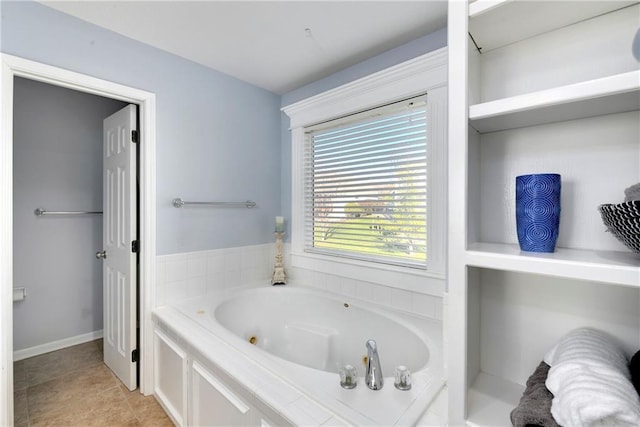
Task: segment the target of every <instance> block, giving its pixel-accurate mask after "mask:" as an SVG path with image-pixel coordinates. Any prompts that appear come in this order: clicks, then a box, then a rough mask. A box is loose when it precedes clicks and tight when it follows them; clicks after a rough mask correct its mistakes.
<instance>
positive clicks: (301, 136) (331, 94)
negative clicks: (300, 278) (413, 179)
mask: <svg viewBox="0 0 640 427" xmlns="http://www.w3.org/2000/svg"><path fill="white" fill-rule="evenodd" d="M425 92H426V93H427V123H428V125H427V132H428V136H427V138H428V139H427V141H428V142H427V182H428V183H429V185H428V188H427V200H428V202H427V205H428V208H427V263H426V267H427V268H426V270H419V269H415V268H410V267H402V266H394V265H388V264H382V263H375V262H370V261H359V260H353V259H349V258H341V257H336V256H329V255H320V254H315V253H308V252H305V251H304V215H305V212H304V167H303V160H304V146H305V141H306V139H305V138H306V136H305V127H307V126H310V125H313V124H316V123H320V122H324V121H327V120H331V119H335V118H337V117H341V116H346V115H349V114H354V113H357V112H360V111H363V110H366V109H369V108H374V107H378V106H380V105H384V104H387V103H390V102H394V101H399V100H402V99H405V98H410V97H412V96H416V95H420V94H421V93H425ZM282 111H284V112H285V113H286V114H287V115H288V116H289V118H290V120H291V125H290V130H291V144H292V146H291V161H292V165H291V167H292V170H291V186H292V194H291V196H292V197H291V201H292V206H291V216H292V218H291V263H292V266H293V267H298V268H303V269H307V270H314V271H321V272H331V273H332V274H335V275H338V276H343V277H350V278H354V279H359V280H363V281H368V282H372V283H379V284H385V285H388V286H393V287H396V288H401V289H406V290H410V291H414V292H420V293H430V294H440V293H441V292H442V291H443V289H444V287H443V283H442V282H441V281H440V280H436V281H428V280H427V281H425V280H424V279H425V277H427V278H434V279H445V267H446V265H445V261H446V250H447V248H446V234H447V233H446V231H447V222H446V206H447V198H446V189H447V182H446V178H447V170H446V160H447V48H446V47H444V48H441V49H438V50H436V51H433V52H430V53H428V54H425V55H422V56H419V57H417V58H414V59H412V60H409V61H406V62H403V63H401V64H398V65H395V66H393V67H390V68H387V69H385V70H382V71H379V72H377V73H374V74H371V75H369V76H366V77H363V78H361V79H359V80H356V81H354V82H351V83H348V84H345V85H343V86H340V87H338V88H335V89H332V90H329V91H327V92H324V93H321V94H319V95H315V96H313V97H310V98H307V99H305V100H302V101H299V102H296V103H294V104H291V105H288V106H286V107H284V108H283V109H282ZM398 274H400V275H401V277H399V276H398Z"/></svg>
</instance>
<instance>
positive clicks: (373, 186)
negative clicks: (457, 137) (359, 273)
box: [304, 95, 427, 268]
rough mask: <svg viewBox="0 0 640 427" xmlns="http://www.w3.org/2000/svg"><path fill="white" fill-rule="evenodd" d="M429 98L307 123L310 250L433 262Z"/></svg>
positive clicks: (384, 259)
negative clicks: (429, 203) (428, 227)
mask: <svg viewBox="0 0 640 427" xmlns="http://www.w3.org/2000/svg"><path fill="white" fill-rule="evenodd" d="M425 101H426V96H424V95H423V96H419V97H415V98H411V99H408V100H404V101H401V102H396V103H393V104H391V105H386V106H383V107H379V108H374V109H371V110H367V111H365V112H362V113H358V114H353V115H349V116H347V117H343V118H340V119H336V120H331V121H329V122H325V123H322V124H320V125H316V126H310V127H306V128H305V132H306V135H307V137H306V150H305V157H306V158H305V227H304V229H305V250H306V251H308V252H316V253H321V254H327V255H333V256H343V257H349V258H355V259H364V260H372V261H376V262H382V263H387V264H395V265H404V266H411V267H420V268H425V266H426V258H427V241H426V222H427V110H426V108H427V107H426V102H425Z"/></svg>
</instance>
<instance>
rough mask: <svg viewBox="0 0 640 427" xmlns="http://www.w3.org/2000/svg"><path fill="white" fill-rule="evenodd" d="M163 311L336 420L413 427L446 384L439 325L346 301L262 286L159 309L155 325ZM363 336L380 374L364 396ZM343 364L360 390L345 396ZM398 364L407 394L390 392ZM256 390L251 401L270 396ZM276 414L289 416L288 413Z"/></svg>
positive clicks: (291, 288) (166, 318) (297, 289)
mask: <svg viewBox="0 0 640 427" xmlns="http://www.w3.org/2000/svg"><path fill="white" fill-rule="evenodd" d="M168 313H173V314H176V313H178V314H179V315H180V316H181V317H182V318H183V319H188V320H189V321H190V322H192V324H193V323H195V324H197V325H198V326H199V327H201V328H200V329H199V333H200V334H201V335H199V338H197V339H196V338H195V337H194V339H193V340H192V343H191V345H198V343H200V346H202V347H206V345H205V344H203V339H202V337H203V336H205V335H202V333H203V332H204V333H205V334H210V335H211V337H212V339H213V338H214V337H215V339H219V340H222V342H224V344H225V346H226V347H228V348H227V349H232V351H233V352H235V356H234V357H233V359H234V360H233V362H234V363H235V364H236V365H237V364H238V363H242V362H241V360H249V361H251V364H252V368H251V370H252V372H253V373H254V374H255V373H256V370H258V369H263V370H264V371H265V373H267V374H270V375H274V376H275V377H277V378H278V379H279V380H281V381H282V382H284V383H285V384H286V385H287V386H288V387H290V388H291V389H292V390H295V391H296V392H299V393H301V395H304V396H307V397H308V398H310V399H311V400H313V401H314V402H315V403H317V404H318V405H319V407H322V408H325V409H327V410H328V411H329V412H330V413H331V414H334V415H335V420H341V421H340V423H342V422H343V423H344V424H351V425H413V424H415V423H416V422H417V421H418V419H419V418H420V416H421V415H422V413H423V412H424V411H425V410H426V409H427V407H428V406H429V404H430V402H431V401H432V400H433V398H434V397H435V396H436V394H437V393H438V392H439V391H440V390H441V389H442V387H443V385H444V374H443V361H442V324H441V322H439V321H435V320H430V319H424V318H421V317H418V316H413V315H410V314H407V313H403V312H400V311H393V310H390V309H388V308H383V307H381V306H376V305H374V304H367V303H364V302H361V301H358V300H355V299H352V298H347V297H342V296H338V295H334V294H330V293H327V292H321V291H317V290H314V289H309V288H304V287H296V286H295V285H294V286H292V285H287V286H277V287H273V286H268V287H267V286H260V287H249V288H243V289H238V290H232V291H225V292H221V293H218V294H212V295H208V296H207V297H204V298H196V299H192V300H187V301H184V302H182V303H179V304H176V305H175V306H173V307H164V308H163V309H162V310H157V311H156V320H161V321H162V320H163V319H164V321H165V322H166V323H168V324H170V322H171V321H170V316H167V315H168ZM183 324H184V323H183ZM169 326H170V325H169ZM194 326H195V325H194ZM183 329H184V331H183V333H182V335H184V334H186V335H187V337H183V339H187V340H188V334H189V332H188V331H187V330H186V329H188V328H184V327H183ZM178 332H180V331H178ZM368 339H374V340H375V341H376V342H377V345H378V352H379V356H380V362H381V367H382V372H383V374H384V377H385V383H384V387H383V388H382V390H377V391H373V390H370V389H368V388H367V386H366V384H365V382H364V378H363V376H364V372H365V365H364V360H363V358H364V356H366V354H367V352H366V348H365V343H366V341H367V340H368ZM216 348H220V346H217V347H216ZM200 353H201V354H203V356H204V357H206V358H208V359H210V360H211V361H212V362H213V363H218V364H220V363H224V360H216V358H217V354H216V353H218V352H217V351H212V352H210V353H211V354H206V353H207V352H206V350H205V351H200ZM222 359H228V357H227V358H222ZM254 364H255V365H254ZM346 364H350V365H353V366H355V367H356V369H357V370H358V376H359V379H358V385H357V387H356V388H354V389H350V390H347V389H343V388H342V387H340V379H339V375H338V371H339V369H340V368H341V367H343V366H344V365H346ZM398 365H404V366H406V367H408V368H409V370H410V371H411V374H412V375H411V376H412V388H411V390H408V391H400V390H397V389H396V388H395V387H394V378H393V371H394V368H395V367H396V366H398ZM256 367H257V368H256ZM222 368H223V369H224V366H222ZM240 381H242V380H241V379H240ZM255 393H256V398H257V399H261V398H264V399H269V398H270V397H272V396H269V394H271V393H268V392H265V393H264V396H262V397H261V395H260V392H259V390H256V392H255ZM270 406H271V407H272V408H273V407H274V406H276V405H275V404H273V403H272V404H270ZM276 409H278V408H276ZM278 410H279V412H281V415H282V416H283V417H285V418H286V417H287V415H288V414H287V413H286V412H287V409H286V408H281V409H278ZM288 419H292V418H288ZM300 423H304V424H308V422H300ZM294 424H295V422H294ZM319 424H320V423H319Z"/></svg>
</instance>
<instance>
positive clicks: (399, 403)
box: [153, 288, 445, 426]
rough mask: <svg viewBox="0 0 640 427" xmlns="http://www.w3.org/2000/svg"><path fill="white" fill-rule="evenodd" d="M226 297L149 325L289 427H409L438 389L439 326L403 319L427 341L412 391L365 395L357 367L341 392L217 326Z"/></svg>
mask: <svg viewBox="0 0 640 427" xmlns="http://www.w3.org/2000/svg"><path fill="white" fill-rule="evenodd" d="M243 289H245V288H243ZM232 292H233V291H232ZM309 292H318V293H319V294H323V293H321V292H319V291H315V290H309ZM229 295H230V293H229V292H228V291H227V292H224V293H223V294H216V295H212V296H210V297H207V298H198V299H192V300H188V301H185V302H183V303H180V304H178V305H176V306H175V307H171V306H165V307H161V308H158V309H156V310H154V312H153V317H154V320H155V321H156V323H157V324H158V325H160V327H161V328H163V329H165V330H166V331H168V332H170V333H171V334H172V335H175V336H177V338H178V340H179V341H180V342H181V343H183V344H186V345H188V346H189V348H190V349H191V350H192V351H193V352H194V353H196V354H198V355H199V357H201V358H204V359H206V360H207V361H208V362H209V363H211V364H212V365H213V366H215V367H216V368H217V369H219V370H221V371H223V372H224V373H226V374H227V375H228V376H229V377H230V378H232V379H233V380H234V381H237V383H238V386H240V387H242V388H244V389H246V390H247V391H248V392H250V393H251V394H252V395H253V396H254V398H255V401H256V402H258V403H259V404H264V405H267V406H268V407H269V408H270V409H272V410H274V411H276V412H277V413H278V414H280V415H281V416H282V417H283V418H285V419H287V420H289V421H290V422H291V424H293V425H325V424H326V425H389V426H391V425H414V424H415V423H416V422H417V421H418V420H419V419H420V417H421V415H422V414H423V412H424V411H425V410H426V409H427V408H428V406H429V404H430V403H431V402H432V401H433V399H434V398H435V396H436V395H437V394H438V392H439V391H440V390H441V389H442V387H443V386H444V383H445V381H444V370H443V363H442V324H441V322H438V321H435V320H429V319H422V318H416V317H415V316H405V317H407V318H408V320H409V321H411V322H413V324H414V326H417V327H419V328H420V330H422V331H424V332H425V333H426V334H427V335H428V336H429V339H428V342H429V352H430V359H429V362H428V363H427V365H426V367H425V368H423V369H421V370H419V371H417V372H413V373H412V380H413V387H412V389H411V390H409V391H399V390H397V389H396V388H395V387H394V386H393V378H391V377H388V376H387V378H385V386H384V388H383V389H382V390H377V391H373V390H369V389H368V388H367V386H366V385H365V383H364V379H363V378H362V375H363V373H364V369H363V368H361V367H359V368H358V371H359V377H360V378H359V382H358V386H357V387H356V388H355V389H351V390H345V389H343V388H341V387H340V385H339V378H338V375H337V374H335V373H330V372H326V371H322V370H318V369H313V368H309V367H306V366H302V365H299V364H296V363H293V362H289V361H287V360H284V359H282V358H280V357H277V356H274V355H272V354H270V353H267V352H266V351H264V350H262V349H260V348H258V347H256V346H253V345H251V344H249V343H248V342H246V341H245V340H244V339H242V338H240V337H238V336H236V335H235V334H233V333H232V332H231V331H229V330H228V329H226V328H224V327H223V326H222V325H220V324H219V323H218V322H216V321H215V318H214V316H213V313H212V310H214V309H215V306H216V304H215V301H216V299H218V300H219V299H221V298H228V297H229ZM325 295H326V294H325ZM343 299H344V298H343ZM354 302H355V303H357V304H359V305H365V306H366V305H367V304H361V303H360V302H357V301H354ZM376 309H380V308H378V307H377V308H376ZM397 314H398V313H394V315H397ZM402 316H404V315H402Z"/></svg>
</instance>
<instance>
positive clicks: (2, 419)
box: [0, 54, 156, 425]
mask: <svg viewBox="0 0 640 427" xmlns="http://www.w3.org/2000/svg"><path fill="white" fill-rule="evenodd" d="M0 77H1V83H2V85H1V89H2V90H1V94H2V96H1V98H2V99H1V101H2V102H1V104H0V197H2V199H3V200H5V203H3V204H2V205H1V206H0V236H1V238H0V336H1V338H0V365H1V368H2V369H1V370H0V396H3V398H0V425H6V424H11V423H12V420H13V373H12V364H13V269H12V267H13V215H12V211H13V166H14V165H13V127H12V125H13V89H14V79H15V77H23V78H26V79H31V80H36V81H40V82H44V83H49V84H51V85H54V86H62V87H66V88H70V89H75V90H78V91H81V92H86V93H90V94H94V95H99V96H103V97H107V98H112V99H116V100H120V101H123V102H125V103H131V104H137V105H139V125H140V128H139V135H140V136H139V138H140V149H139V150H140V158H139V168H138V173H139V177H140V180H139V194H140V202H139V215H140V218H141V221H140V224H139V225H140V227H139V232H138V236H139V241H140V248H141V249H140V252H139V254H138V256H139V271H138V273H139V284H140V324H139V327H140V359H139V367H140V383H139V386H140V391H141V392H142V393H144V394H150V393H151V392H152V390H153V384H152V380H153V379H152V378H153V377H152V372H153V370H152V361H153V355H152V353H151V352H152V351H153V349H152V345H149V344H148V343H151V342H152V337H151V328H150V325H151V308H152V307H153V288H152V284H153V283H154V277H155V211H156V206H155V95H154V94H153V93H150V92H146V91H141V90H139V89H135V88H131V87H127V86H123V85H119V84H115V83H112V82H109V81H105V80H101V79H97V78H94V77H90V76H86V75H83V74H79V73H75V72H71V71H67V70H63V69H59V68H56V67H52V66H48V65H44V64H40V63H37V62H34V61H29V60H26V59H23V58H18V57H15V56H12V55H6V54H2V68H1V75H0Z"/></svg>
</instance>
